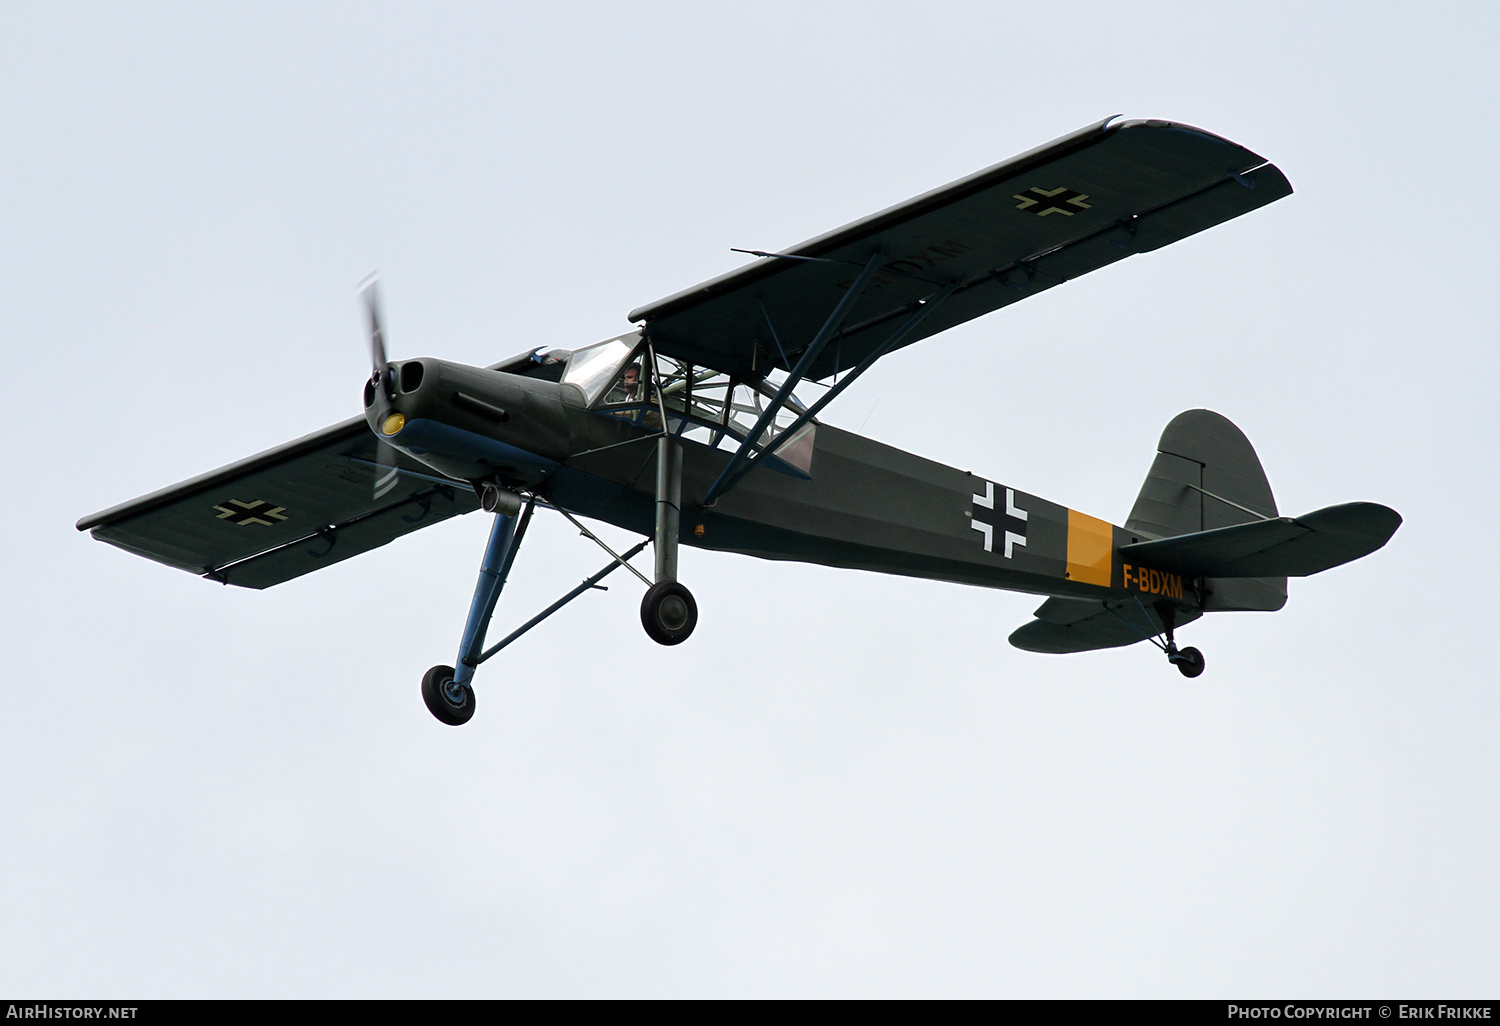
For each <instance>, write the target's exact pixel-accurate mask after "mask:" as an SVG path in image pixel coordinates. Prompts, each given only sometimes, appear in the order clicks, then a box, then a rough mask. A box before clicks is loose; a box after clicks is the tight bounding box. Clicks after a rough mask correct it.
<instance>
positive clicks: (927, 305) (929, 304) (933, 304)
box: [724, 281, 958, 491]
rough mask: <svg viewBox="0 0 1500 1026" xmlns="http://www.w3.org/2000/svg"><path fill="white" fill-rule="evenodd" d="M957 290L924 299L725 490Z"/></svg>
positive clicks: (951, 288)
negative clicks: (898, 325) (902, 322)
mask: <svg viewBox="0 0 1500 1026" xmlns="http://www.w3.org/2000/svg"><path fill="white" fill-rule="evenodd" d="M957 288H958V282H956V281H951V282H949V283H948V284H946V285H944V286H943V287H942V289H940V290H939V291H938V292H937V293H936V294H935V295H933V296H931V297H929V298H927V299H924V300H921V302H920V304H919V305H918V306H917V309H916V310H915V311H913V312H912V315H911V316H910V317H908V318H907V319H906V323H904V324H902V325H901V327H899V328H897V329H896V330H895V331H894V332H893V333H892V334H891V336H890V337H889V338H887V339H886V340H885V341H884V342H882V343H880V345H878V346H876V347H875V348H874V349H873V350H871V351H870V355H869V356H866V357H865V358H864V359H863V360H861V361H860V362H859V364H858V366H856V367H855V368H854V369H853V370H851V371H850V372H849V373H848V374H845V375H844V378H843V380H842V381H839V382H836V383H835V384H834V386H833V387H832V388H830V389H829V390H828V391H827V392H824V393H823V397H822V398H821V399H819V400H818V401H817V402H815V403H813V404H812V405H811V406H810V407H808V408H807V409H806V410H804V411H802V414H801V415H800V416H799V417H798V418H797V419H796V420H794V421H792V422H791V424H789V425H787V427H786V428H785V429H784V430H783V431H781V432H780V433H779V434H777V436H776V437H775V438H773V439H772V440H771V444H770V445H767V446H766V447H765V448H764V449H762V450H761V451H760V453H759V454H758V455H757V456H756V457H755V462H753V463H749V464H747V465H745V466H742V467H741V468H740V470H739V473H737V474H735V476H734V478H733V479H732V480H730V482H729V483H728V484H726V485H725V486H724V490H725V491H728V490H729V489H730V488H733V487H734V486H735V484H737V483H738V482H739V480H740V478H742V477H744V476H745V475H746V474H748V473H749V472H750V471H751V470H752V469H753V468H754V466H755V463H758V462H759V461H761V460H763V459H765V458H766V457H767V456H771V455H774V454H775V452H776V450H777V449H780V448H781V447H782V446H783V445H784V444H786V443H787V442H788V441H790V440H791V438H792V436H793V435H795V434H796V433H797V432H798V431H799V430H801V428H802V425H804V424H806V423H807V422H808V421H810V420H812V419H813V418H814V417H816V416H817V415H818V412H819V411H820V410H822V409H823V407H825V406H827V405H828V404H829V403H831V402H833V400H834V397H835V396H837V395H838V394H839V393H840V392H842V391H843V390H844V389H845V388H847V387H848V386H849V384H850V383H851V382H853V381H854V379H855V378H857V377H859V376H860V375H861V374H863V373H864V372H865V371H867V370H869V369H870V367H871V366H872V365H874V363H875V361H876V360H878V359H880V358H881V357H882V356H884V355H885V354H886V353H888V352H890V351H891V349H893V348H895V347H896V346H898V345H900V344H901V340H902V339H904V338H906V336H907V335H910V334H911V333H912V332H913V331H916V330H917V326H918V325H920V324H921V323H922V321H924V320H925V319H926V318H927V315H928V314H930V313H932V311H934V310H936V309H937V308H938V305H939V304H941V303H942V301H943V300H945V299H947V298H948V297H949V296H951V295H953V292H954V290H956V289H957Z"/></svg>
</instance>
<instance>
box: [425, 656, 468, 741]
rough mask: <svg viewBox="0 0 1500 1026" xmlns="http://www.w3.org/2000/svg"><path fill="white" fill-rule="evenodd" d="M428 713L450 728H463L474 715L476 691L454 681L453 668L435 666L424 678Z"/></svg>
mask: <svg viewBox="0 0 1500 1026" xmlns="http://www.w3.org/2000/svg"><path fill="white" fill-rule="evenodd" d="M422 701H424V702H426V703H427V711H428V712H430V713H432V715H434V716H436V717H437V718H438V721H439V722H441V723H446V724H447V725H448V726H450V727H461V726H463V725H464V724H465V723H468V722H469V720H470V719H471V718H472V717H473V715H474V689H473V688H472V687H470V686H469V685H468V684H458V683H455V682H454V680H453V667H451V666H434V667H433V668H432V669H430V670H428V671H427V673H426V674H425V675H424V676H423V677H422Z"/></svg>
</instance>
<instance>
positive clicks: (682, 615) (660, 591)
mask: <svg viewBox="0 0 1500 1026" xmlns="http://www.w3.org/2000/svg"><path fill="white" fill-rule="evenodd" d="M641 626H642V627H644V628H646V633H647V634H649V635H650V636H651V640H652V641H654V642H656V643H657V644H658V645H680V644H682V643H683V642H684V641H686V640H687V639H688V636H689V635H690V634H692V633H693V628H694V627H696V626H698V603H696V602H694V601H693V593H692V592H690V591H688V590H687V589H686V588H684V587H683V586H682V585H681V584H678V583H677V582H676V581H657V582H656V583H655V584H653V585H652V586H651V590H650V591H648V592H646V597H645V598H643V599H641Z"/></svg>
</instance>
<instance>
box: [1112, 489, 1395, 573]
mask: <svg viewBox="0 0 1500 1026" xmlns="http://www.w3.org/2000/svg"><path fill="white" fill-rule="evenodd" d="M1400 526H1401V515H1400V514H1399V513H1397V512H1396V511H1395V510H1393V509H1390V508H1388V507H1386V506H1381V505H1378V504H1377V503H1373V502H1350V503H1346V504H1344V505H1342V506H1329V507H1328V508H1326V509H1320V510H1318V511H1316V512H1314V513H1308V514H1307V515H1305V516H1300V517H1295V518H1294V517H1277V518H1275V519H1272V520H1260V521H1254V522H1252V523H1248V524H1236V525H1234V526H1233V527H1221V528H1218V529H1216V530H1212V531H1199V532H1197V533H1195V534H1184V535H1178V536H1177V537H1175V538H1163V539H1161V540H1159V541H1147V542H1136V543H1135V544H1133V545H1122V546H1120V555H1121V556H1122V557H1123V558H1125V559H1126V560H1128V561H1131V562H1140V563H1144V564H1146V565H1148V566H1153V567H1157V568H1159V569H1162V570H1170V571H1173V572H1175V573H1180V574H1183V575H1184V576H1188V577H1307V576H1309V575H1311V574H1316V573H1320V572H1322V571H1324V570H1327V569H1329V568H1330V567H1335V566H1339V565H1340V564H1343V563H1348V562H1349V561H1351V560H1355V559H1358V558H1360V557H1361V556H1368V555H1369V554H1370V553H1372V552H1374V551H1375V550H1376V549H1378V548H1380V547H1381V546H1382V545H1384V544H1385V543H1386V542H1387V541H1389V540H1390V537H1391V535H1393V534H1395V533H1396V528H1398V527H1400Z"/></svg>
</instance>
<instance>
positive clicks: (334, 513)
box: [78, 417, 479, 588]
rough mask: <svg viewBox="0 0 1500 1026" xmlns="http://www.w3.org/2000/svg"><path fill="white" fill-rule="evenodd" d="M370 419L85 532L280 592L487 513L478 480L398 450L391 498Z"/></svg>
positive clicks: (100, 518) (217, 474) (208, 478)
mask: <svg viewBox="0 0 1500 1026" xmlns="http://www.w3.org/2000/svg"><path fill="white" fill-rule="evenodd" d="M379 444H380V442H379V441H377V440H376V438H375V436H374V435H372V434H371V433H370V429H369V427H368V426H367V425H366V424H365V420H364V418H363V417H355V418H354V419H352V420H348V421H345V422H344V423H342V424H335V425H333V426H332V427H329V428H324V429H323V430H322V431H318V432H315V433H313V434H310V435H308V436H306V437H305V438H299V439H298V440H296V441H294V442H288V443H287V444H285V445H280V446H277V447H276V448H274V449H269V450H267V451H266V452H263V453H261V454H259V455H258V456H251V457H250V458H248V459H244V460H240V461H239V462H238V463H231V464H230V465H229V466H227V467H221V468H220V469H218V470H215V471H212V472H210V473H207V474H204V475H202V476H200V477H195V478H193V479H192V480H189V481H184V482H182V483H181V484H176V485H173V486H172V487H170V488H165V489H162V490H161V491H159V492H153V493H152V494H150V495H146V496H143V497H141V498H139V499H135V500H133V501H131V502H127V503H124V504H123V505H120V506H116V507H114V508H113V509H107V510H105V511H104V512H102V513H95V514H94V515H93V516H87V517H84V518H83V519H82V520H80V521H79V522H78V529H79V530H80V531H91V532H92V533H93V535H94V537H95V538H98V539H99V540H100V541H106V542H109V543H110V544H111V545H117V546H119V547H120V548H122V549H125V550H126V551H127V552H133V553H135V554H137V555H140V556H145V557H146V558H147V559H154V560H156V561H157V562H158V563H165V564H167V565H168V566H175V567H178V568H179V569H182V570H188V571H190V572H192V573H195V574H202V575H203V576H205V577H209V578H212V579H213V580H216V581H222V582H223V583H225V584H237V585H240V586H241V587H245V588H269V587H270V586H271V585H273V584H280V583H281V582H282V581H289V580H291V579H292V578H294V577H300V576H302V575H303V574H306V573H311V572H312V571H314V570H318V569H320V568H322V567H325V566H328V565H330V564H333V563H337V562H340V561H342V560H345V559H348V558H349V557H350V556H357V555H359V554H360V553H361V552H368V551H369V550H370V549H373V548H378V547H379V546H381V545H384V544H386V543H387V542H389V541H393V540H394V539H396V538H399V537H401V536H402V535H403V534H409V533H411V532H412V531H416V530H420V529H421V528H423V527H427V526H429V525H431V524H435V523H438V522H439V521H442V520H446V519H448V518H449V517H451V516H454V515H455V514H458V513H468V512H470V511H472V510H475V509H478V508H479V500H478V499H477V498H476V497H475V496H474V493H473V491H472V490H471V489H469V488H468V486H466V485H464V484H462V483H459V482H453V481H447V480H445V479H442V478H438V477H434V476H432V470H431V469H430V468H428V467H425V466H423V465H422V464H420V463H417V462H416V461H415V460H412V459H411V458H410V457H408V456H406V455H404V454H402V453H400V452H397V453H396V464H397V469H398V471H399V474H398V477H397V480H396V481H395V483H394V485H393V486H392V487H391V488H390V489H389V490H388V491H385V492H384V494H382V495H381V496H380V497H379V498H376V497H375V492H376V491H377V489H376V485H375V478H376V475H377V473H378V467H377V463H378V461H377V459H376V456H377V454H376V451H375V447H376V446H377V445H379Z"/></svg>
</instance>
